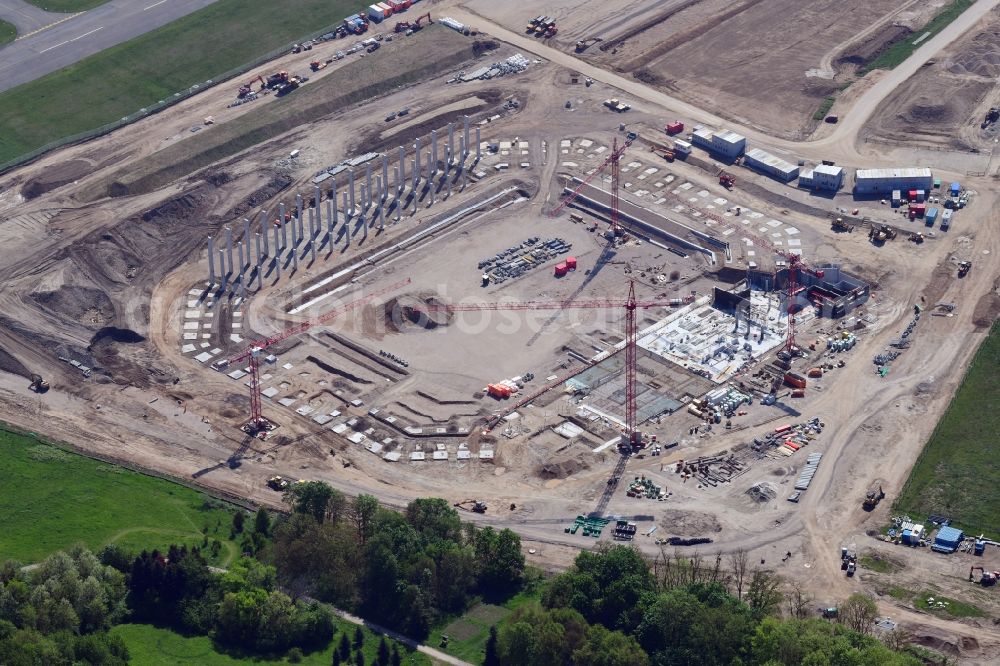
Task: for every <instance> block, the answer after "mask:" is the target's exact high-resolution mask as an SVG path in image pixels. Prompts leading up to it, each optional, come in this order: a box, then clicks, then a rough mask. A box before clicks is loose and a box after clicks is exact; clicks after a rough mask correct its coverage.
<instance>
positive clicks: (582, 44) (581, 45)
mask: <svg viewBox="0 0 1000 666" xmlns="http://www.w3.org/2000/svg"><path fill="white" fill-rule="evenodd" d="M599 41H601V38H600V37H588V38H587V39H581V40H579V41H578V42H577V43H576V52H577V53H583V52H584V51H586V50H587V49H589V48H590V47H591V46H592V45H594V44H596V43H597V42H599Z"/></svg>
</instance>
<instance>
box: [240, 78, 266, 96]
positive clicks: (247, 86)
mask: <svg viewBox="0 0 1000 666" xmlns="http://www.w3.org/2000/svg"><path fill="white" fill-rule="evenodd" d="M258 81H260V89H261V90H263V89H264V88H266V87H267V84H266V83H265V82H264V77H262V76H258V77H257V78H255V79H251V80H250V81H249V82H248V83H244V84H243V85H242V86H240V90H239V92H238V93H237V94H236V96H237V97H239V98H240V99H243V98H244V97H246V96H247V95H249V94H250V93H251V92H253V84H255V83H257V82H258Z"/></svg>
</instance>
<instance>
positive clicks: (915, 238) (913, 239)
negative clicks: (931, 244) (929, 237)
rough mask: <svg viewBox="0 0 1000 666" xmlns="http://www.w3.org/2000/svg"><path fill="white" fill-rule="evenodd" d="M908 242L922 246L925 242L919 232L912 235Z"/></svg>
mask: <svg viewBox="0 0 1000 666" xmlns="http://www.w3.org/2000/svg"><path fill="white" fill-rule="evenodd" d="M907 240H909V241H911V242H913V243H916V244H917V245H920V244H921V243H923V242H924V235H923V234H922V233H920V232H919V231H915V232H913V233H912V234H910V237H909V238H908V239H907Z"/></svg>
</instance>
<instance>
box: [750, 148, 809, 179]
mask: <svg viewBox="0 0 1000 666" xmlns="http://www.w3.org/2000/svg"><path fill="white" fill-rule="evenodd" d="M743 164H744V165H745V166H748V167H750V168H751V169H753V170H755V171H759V172H760V173H763V174H765V175H767V176H771V177H772V178H777V179H778V180H780V181H782V182H784V183H787V182H788V181H790V180H794V179H795V178H797V177H798V175H799V167H798V165H795V164H792V163H790V162H786V161H785V160H783V159H781V158H780V157H775V156H774V155H772V154H771V153H769V152H766V151H763V150H761V149H760V148H751V149H750V150H748V151H747V154H746V155H745V156H744V157H743Z"/></svg>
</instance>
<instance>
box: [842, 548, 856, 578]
mask: <svg viewBox="0 0 1000 666" xmlns="http://www.w3.org/2000/svg"><path fill="white" fill-rule="evenodd" d="M840 570H841V571H845V572H847V575H848V576H853V575H854V573H855V572H856V571H857V570H858V552H857V551H856V550H855V549H854V547H853V546H851V547H847V546H844V547H842V548H841V549H840Z"/></svg>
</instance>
